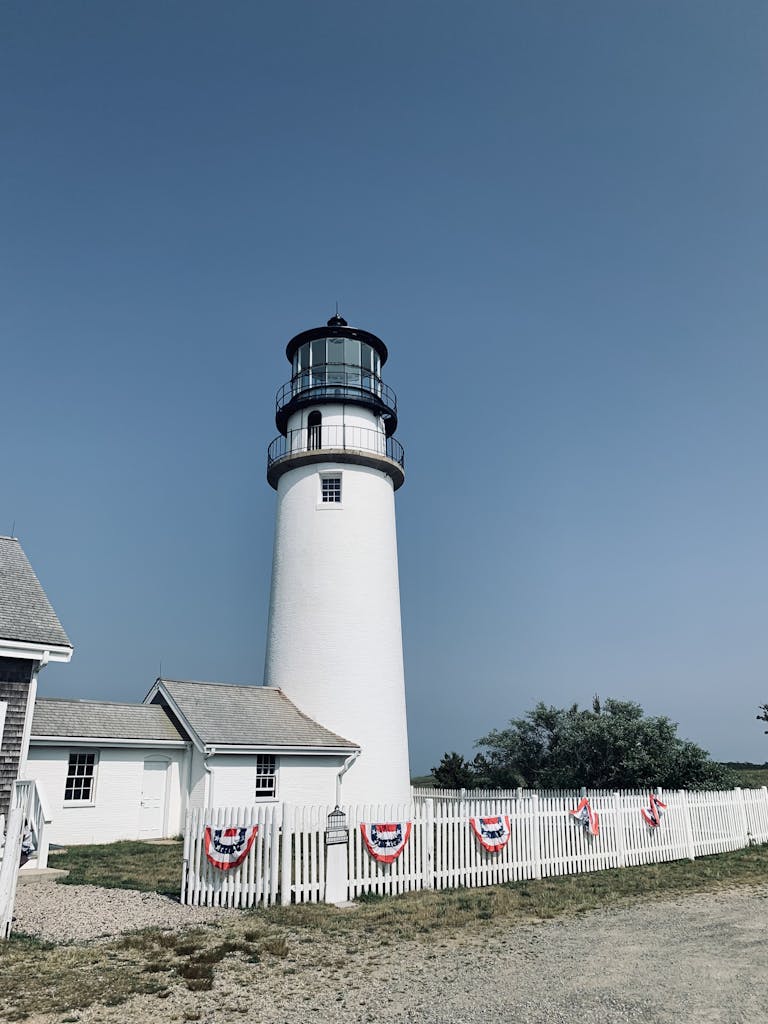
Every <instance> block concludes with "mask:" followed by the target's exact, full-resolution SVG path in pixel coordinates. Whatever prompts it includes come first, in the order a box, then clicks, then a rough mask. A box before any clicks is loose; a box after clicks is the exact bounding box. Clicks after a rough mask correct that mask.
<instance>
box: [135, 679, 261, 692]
mask: <svg viewBox="0 0 768 1024" xmlns="http://www.w3.org/2000/svg"><path fill="white" fill-rule="evenodd" d="M155 682H156V683H187V684H188V685H190V686H233V687H235V688H236V689H238V690H274V689H275V687H274V686H265V685H264V683H227V682H224V680H223V679H215V680H212V679H169V678H168V676H158V677H157V679H156V680H155Z"/></svg>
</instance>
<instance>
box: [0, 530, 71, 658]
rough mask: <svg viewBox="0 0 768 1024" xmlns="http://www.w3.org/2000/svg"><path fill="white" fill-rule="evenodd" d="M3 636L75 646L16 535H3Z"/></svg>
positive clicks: (0, 598)
mask: <svg viewBox="0 0 768 1024" xmlns="http://www.w3.org/2000/svg"><path fill="white" fill-rule="evenodd" d="M0 638H2V639H3V640H20V641H25V642H26V643H32V644H51V645H53V646H56V647H71V646H72V644H71V643H70V642H69V637H68V636H67V634H66V633H65V632H64V630H63V629H62V626H61V623H60V622H59V620H58V619H57V618H56V612H55V611H54V610H53V608H52V607H51V603H50V601H49V600H48V598H47V597H46V596H45V591H44V590H43V588H42V587H41V586H40V581H39V580H38V578H37V576H35V573H34V571H33V569H32V566H31V565H30V564H29V562H28V561H27V556H26V555H25V554H24V552H23V550H22V547H21V544H19V542H18V541H17V540H16V538H15V537H0Z"/></svg>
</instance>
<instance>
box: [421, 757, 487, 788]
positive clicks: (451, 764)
mask: <svg viewBox="0 0 768 1024" xmlns="http://www.w3.org/2000/svg"><path fill="white" fill-rule="evenodd" d="M432 777H433V778H434V780H435V784H436V785H438V786H444V787H445V788H446V789H472V788H473V787H474V786H475V785H476V784H477V783H476V782H475V773H474V772H473V770H472V765H471V764H470V763H469V761H467V760H465V759H464V758H463V757H462V756H461V754H457V753H456V751H455V750H454V751H453V752H452V753H450V754H443V757H442V760H441V761H440V764H439V765H438V766H437V768H433V769H432Z"/></svg>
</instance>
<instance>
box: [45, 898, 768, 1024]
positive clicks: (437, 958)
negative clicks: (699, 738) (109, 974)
mask: <svg viewBox="0 0 768 1024" xmlns="http://www.w3.org/2000/svg"><path fill="white" fill-rule="evenodd" d="M288 947H289V950H290V952H289V955H288V956H287V957H284V958H281V959H277V958H264V959H262V961H261V963H259V964H253V963H248V962H247V960H246V959H245V958H242V957H237V956H233V957H230V958H228V959H227V960H226V961H224V962H223V963H222V964H221V965H219V967H217V971H216V977H215V981H214V985H213V989H212V990H211V991H209V992H192V991H189V990H188V989H187V988H186V987H185V986H184V984H183V983H182V982H181V981H179V982H177V983H174V984H173V985H172V986H171V990H170V992H167V993H166V994H165V997H164V998H163V999H162V1000H161V999H160V998H158V997H157V996H152V995H142V996H133V997H131V999H130V1000H129V1001H128V1002H127V1003H123V1004H122V1005H119V1006H113V1007H109V1006H103V1005H94V1006H92V1007H90V1008H89V1009H87V1010H83V1011H79V1012H78V1011H75V1012H73V1013H72V1014H65V1015H62V1014H57V1015H55V1016H44V1017H42V1016H38V1015H36V1014H35V1008H34V1007H32V1006H29V1007H26V1009H27V1010H28V1012H29V1013H30V1017H28V1018H27V1020H28V1022H29V1024H43V1022H45V1024H51V1022H53V1021H56V1022H62V1021H67V1022H69V1021H82V1022H83V1024H85V1022H94V1024H95V1022H105V1024H106V1022H118V1021H119V1022H120V1024H123V1022H125V1021H131V1022H132V1024H134V1022H135V1024H149V1022H150V1021H151V1022H153V1024H154V1022H157V1021H158V1020H160V1021H188V1020H199V1021H204V1022H210V1024H220V1022H225V1021H226V1022H230V1021H232V1022H239V1021H242V1022H245V1021H248V1022H251V1024H293V1022H299V1021H302V1022H303V1021H307V1020H314V1021H330V1022H335V1021H349V1022H363V1021H365V1022H367V1021H376V1020H378V1019H380V1018H381V1019H384V1020H385V1021H387V1022H388V1024H449V1022H450V1024H480V1022H482V1024H487V1022H488V1021H503V1022H506V1021H509V1022H513V1021H514V1022H516V1024H545V1022H546V1024H560V1022H568V1024H571V1022H573V1024H576V1022H578V1024H598V1022H599V1024H618V1022H629V1024H640V1022H642V1024H673V1022H674V1024H680V1022H692V1024H710V1022H718V1024H764V1022H765V1021H766V1020H768V995H766V993H767V992H768V885H766V886H741V887H739V888H734V889H728V890H720V891H717V892H713V893H707V894H696V895H690V896H685V897H677V898H673V899H669V898H657V899H654V900H652V901H649V902H645V903H636V904H633V905H628V906H625V907H622V908H620V909H612V910H606V911H592V912H589V913H587V914H583V915H580V916H578V917H576V918H566V919H560V920H554V921H547V922H543V923H540V924H531V925H515V926H507V927H504V926H500V927H498V928H494V927H493V926H492V925H491V927H490V928H488V927H483V928H482V929H481V930H479V931H477V932H475V931H467V930H465V931H462V932H459V933H457V934H455V935H453V936H452V937H446V938H443V939H439V940H437V941H435V939H434V937H433V936H431V937H428V938H425V939H424V941H414V940H411V941H408V942H406V943H403V944H401V945H399V946H398V945H388V946H382V945H379V943H378V941H377V936H376V935H375V934H373V935H372V934H367V935H366V936H365V938H364V941H361V942H359V944H358V945H357V946H355V947H352V946H351V945H349V939H348V938H347V939H343V938H336V937H330V936H329V937H328V939H327V941H326V940H325V939H324V940H323V941H322V942H317V941H313V942H308V941H307V936H306V933H302V934H299V933H296V934H295V935H290V934H289V935H288Z"/></svg>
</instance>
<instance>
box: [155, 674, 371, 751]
mask: <svg viewBox="0 0 768 1024" xmlns="http://www.w3.org/2000/svg"><path fill="white" fill-rule="evenodd" d="M164 694H165V695H167V696H168V697H169V698H170V703H171V710H175V709H178V711H179V712H180V714H181V715H182V717H183V719H184V720H185V721H182V723H181V724H182V726H184V725H186V724H189V726H190V727H191V728H192V729H193V730H194V732H195V734H196V735H197V737H198V738H199V739H200V741H201V742H202V743H203V744H205V745H206V746H244V747H267V748H279V747H336V748H338V747H346V748H348V749H349V750H356V749H357V747H358V744H357V743H353V742H352V741H351V740H347V739H344V738H343V737H342V736H338V735H337V734H336V733H334V732H331V731H330V730H329V729H326V728H325V727H324V726H322V725H319V724H318V723H317V722H315V721H314V720H313V719H311V718H309V717H307V715H305V714H304V713H303V712H302V711H299V709H298V708H297V707H296V705H295V704H293V703H291V701H290V700H288V698H287V697H286V696H285V694H284V693H283V691H282V690H278V689H275V688H273V687H271V686H234V685H232V684H229V683H196V682H189V681H184V680H180V679H158V680H157V682H156V683H155V686H154V687H153V688H152V690H150V692H149V694H148V695H147V697H146V698H145V699H147V700H159V699H163V696H164Z"/></svg>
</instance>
